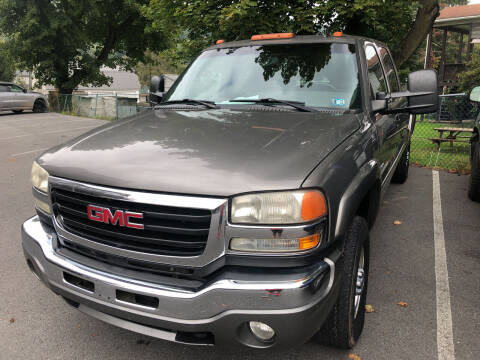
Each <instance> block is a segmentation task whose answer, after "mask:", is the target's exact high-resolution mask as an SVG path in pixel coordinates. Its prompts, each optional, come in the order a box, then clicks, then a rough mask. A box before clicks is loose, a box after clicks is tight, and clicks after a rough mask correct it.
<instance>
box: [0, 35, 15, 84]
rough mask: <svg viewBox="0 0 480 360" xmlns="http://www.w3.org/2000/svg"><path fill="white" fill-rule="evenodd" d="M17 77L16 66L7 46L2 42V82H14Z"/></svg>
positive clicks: (0, 64)
mask: <svg viewBox="0 0 480 360" xmlns="http://www.w3.org/2000/svg"><path fill="white" fill-rule="evenodd" d="M14 77H15V65H14V63H13V61H12V57H11V55H10V53H9V52H8V49H7V46H6V44H5V43H4V42H1V41H0V81H12V80H13V78H14Z"/></svg>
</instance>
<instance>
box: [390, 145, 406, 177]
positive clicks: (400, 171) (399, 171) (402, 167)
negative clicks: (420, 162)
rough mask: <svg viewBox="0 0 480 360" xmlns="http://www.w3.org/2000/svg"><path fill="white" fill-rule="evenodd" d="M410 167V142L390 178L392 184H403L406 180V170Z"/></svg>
mask: <svg viewBox="0 0 480 360" xmlns="http://www.w3.org/2000/svg"><path fill="white" fill-rule="evenodd" d="M409 166H410V142H409V143H408V145H407V148H406V149H405V152H404V153H403V154H402V157H401V158H400V161H399V162H398V165H397V168H396V169H395V172H394V173H393V176H392V182H394V183H397V184H403V183H404V182H405V181H407V179H408V168H409Z"/></svg>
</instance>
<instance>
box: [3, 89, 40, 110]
mask: <svg viewBox="0 0 480 360" xmlns="http://www.w3.org/2000/svg"><path fill="white" fill-rule="evenodd" d="M47 109H48V101H47V98H46V97H45V96H44V95H42V94H41V93H37V92H27V90H26V89H24V88H22V87H21V86H18V85H16V84H13V83H8V82H0V111H13V112H14V113H16V114H18V113H21V112H22V111H23V110H32V111H33V112H45V111H47Z"/></svg>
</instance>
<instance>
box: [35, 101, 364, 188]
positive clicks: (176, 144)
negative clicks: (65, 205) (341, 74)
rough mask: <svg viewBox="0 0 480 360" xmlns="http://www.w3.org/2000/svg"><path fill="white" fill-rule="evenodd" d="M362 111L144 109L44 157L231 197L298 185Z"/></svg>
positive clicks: (134, 182)
mask: <svg viewBox="0 0 480 360" xmlns="http://www.w3.org/2000/svg"><path fill="white" fill-rule="evenodd" d="M357 116H358V115H354V114H342V113H334V112H328V113H327V112H325V113H322V112H315V113H301V112H285V111H283V112H280V111H265V112H261V111H243V110H242V111H240V110H231V109H212V110H205V111H163V110H155V111H154V110H146V111H144V112H142V113H140V114H138V115H137V116H134V117H132V118H128V119H124V120H121V121H118V122H114V123H111V124H108V125H104V126H102V127H100V128H96V129H94V130H91V131H90V132H88V133H86V134H83V135H81V136H80V137H78V138H76V139H73V140H71V141H69V142H67V143H65V144H63V145H60V146H57V147H55V148H53V149H51V150H49V151H47V152H46V153H44V154H43V155H42V156H40V157H39V158H38V160H37V161H38V163H39V164H40V165H42V166H43V167H44V168H45V169H46V170H47V171H48V172H49V173H50V174H51V175H54V176H58V177H62V178H66V179H72V180H77V181H82V182H88V183H92V184H98V185H107V186H114V187H121V188H129V189H136V190H148V191H159V192H170V193H184V194H198V195H210V196H229V195H233V194H238V193H243V192H249V191H259V190H280V189H295V188H298V187H300V186H301V184H302V182H303V181H304V179H305V178H306V177H307V175H308V174H309V173H310V171H311V170H312V169H314V168H315V166H316V165H317V164H318V163H319V162H320V161H322V159H324V158H325V157H326V156H327V155H328V154H329V153H330V152H331V151H332V150H333V149H334V148H335V147H336V146H337V145H338V144H339V143H341V142H342V141H343V140H344V139H345V138H346V137H348V136H349V135H351V134H352V133H353V132H355V131H356V130H357V129H358V128H359V120H358V118H357Z"/></svg>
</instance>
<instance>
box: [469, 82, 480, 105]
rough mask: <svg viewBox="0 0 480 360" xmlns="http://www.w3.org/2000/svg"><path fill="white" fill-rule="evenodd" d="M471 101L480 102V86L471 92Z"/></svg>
mask: <svg viewBox="0 0 480 360" xmlns="http://www.w3.org/2000/svg"><path fill="white" fill-rule="evenodd" d="M470 101H473V102H480V86H477V87H474V88H473V89H472V91H471V92H470Z"/></svg>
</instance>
